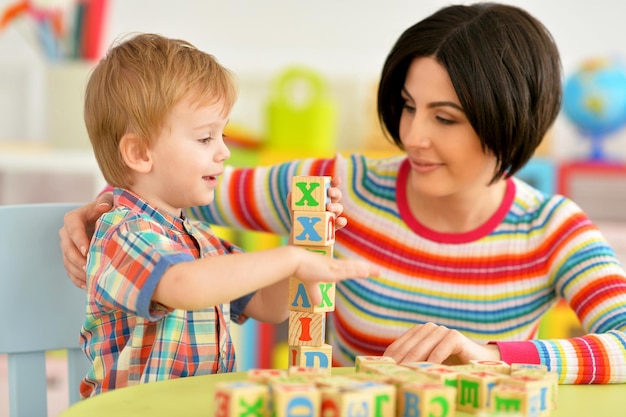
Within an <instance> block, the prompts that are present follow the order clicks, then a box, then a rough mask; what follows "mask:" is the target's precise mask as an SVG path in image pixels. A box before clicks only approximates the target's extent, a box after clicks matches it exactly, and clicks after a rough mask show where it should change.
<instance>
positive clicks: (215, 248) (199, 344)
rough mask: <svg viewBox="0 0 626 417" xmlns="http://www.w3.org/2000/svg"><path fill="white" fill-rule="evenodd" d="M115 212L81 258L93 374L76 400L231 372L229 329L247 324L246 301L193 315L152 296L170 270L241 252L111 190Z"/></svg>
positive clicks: (86, 343)
mask: <svg viewBox="0 0 626 417" xmlns="http://www.w3.org/2000/svg"><path fill="white" fill-rule="evenodd" d="M114 207H115V208H114V210H112V211H110V212H108V213H106V214H105V215H103V216H102V217H101V218H100V220H99V221H98V223H97V225H96V231H95V234H94V237H93V239H92V242H91V245H90V248H89V254H88V257H87V316H86V319H85V323H84V324H83V327H82V329H81V343H82V347H83V350H84V351H85V353H86V354H87V356H88V357H89V359H90V360H91V361H92V368H91V370H90V371H89V373H88V374H87V376H86V377H85V378H84V379H83V382H82V384H81V395H82V396H83V397H89V396H93V395H95V394H98V393H101V392H105V391H108V390H112V389H115V388H121V387H126V386H130V385H136V384H140V383H145V382H151V381H159V380H165V379H171V378H179V377H186V376H193V375H202V374H212V373H221V372H232V371H234V370H235V351H234V348H233V344H232V340H231V337H230V333H229V325H230V321H231V320H233V321H235V322H238V323H243V321H245V319H246V317H245V316H244V315H243V314H242V311H243V309H244V307H245V306H246V304H247V302H248V301H249V300H250V298H251V297H252V294H249V295H247V296H244V297H242V298H240V299H238V300H235V301H233V302H231V303H230V304H222V305H218V306H214V307H210V308H206V309H203V310H194V311H185V310H177V309H172V308H169V307H167V306H164V305H161V304H158V303H156V302H153V301H152V296H153V293H154V289H155V287H156V286H157V284H158V283H159V280H160V279H161V277H162V276H163V274H164V273H165V271H166V270H167V268H169V267H170V266H172V265H175V264H177V263H179V262H188V261H192V260H194V259H197V258H201V257H204V256H217V255H227V254H230V253H240V252H242V250H241V249H239V248H238V247H236V246H234V245H232V244H230V243H228V242H226V241H223V240H221V239H219V238H218V237H216V236H215V234H214V233H213V232H212V230H211V228H210V227H209V226H208V225H207V224H202V223H199V222H191V221H189V220H187V219H181V218H177V217H174V216H172V215H171V214H169V213H166V212H162V211H158V210H157V209H155V208H154V207H151V206H150V205H148V203H146V202H145V201H142V200H141V199H140V198H139V197H137V196H136V195H134V194H132V193H130V192H128V191H125V190H121V189H114ZM220 278H221V279H229V277H220Z"/></svg>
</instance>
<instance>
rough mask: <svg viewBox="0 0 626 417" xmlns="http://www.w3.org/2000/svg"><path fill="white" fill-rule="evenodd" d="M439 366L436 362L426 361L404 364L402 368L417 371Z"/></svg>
mask: <svg viewBox="0 0 626 417" xmlns="http://www.w3.org/2000/svg"><path fill="white" fill-rule="evenodd" d="M436 365H437V364H436V363H434V362H425V361H417V362H402V363H401V364H400V366H404V367H405V368H410V369H414V370H416V371H419V370H422V369H425V368H430V367H431V366H436Z"/></svg>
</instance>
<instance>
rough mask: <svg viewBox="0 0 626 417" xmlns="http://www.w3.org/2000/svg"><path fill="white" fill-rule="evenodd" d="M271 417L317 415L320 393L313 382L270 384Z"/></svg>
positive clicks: (318, 413)
mask: <svg viewBox="0 0 626 417" xmlns="http://www.w3.org/2000/svg"><path fill="white" fill-rule="evenodd" d="M270 392H271V399H272V409H273V414H272V416H273V417H294V416H319V415H320V411H321V393H320V391H319V390H318V389H317V387H316V386H315V385H313V384H296V383H287V384H281V383H273V384H271V389H270Z"/></svg>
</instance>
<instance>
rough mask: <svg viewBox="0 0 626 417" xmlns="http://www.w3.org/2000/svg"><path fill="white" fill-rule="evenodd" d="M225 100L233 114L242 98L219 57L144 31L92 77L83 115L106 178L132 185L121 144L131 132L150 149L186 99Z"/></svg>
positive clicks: (117, 48)
mask: <svg viewBox="0 0 626 417" xmlns="http://www.w3.org/2000/svg"><path fill="white" fill-rule="evenodd" d="M187 98H189V99H190V100H191V102H192V103H193V104H194V105H213V104H216V103H222V105H223V111H224V114H228V113H229V112H230V110H231V109H232V106H233V105H234V103H235V100H236V98H237V89H236V86H235V82H234V80H233V77H232V74H231V73H230V71H228V70H227V69H226V68H224V67H223V66H221V65H220V64H219V63H218V62H217V60H216V59H215V57H213V56H212V55H210V54H207V53H205V52H202V51H200V50H199V49H197V48H196V47H195V46H193V45H192V44H190V43H189V42H187V41H183V40H179V39H169V38H166V37H163V36H160V35H156V34H139V35H136V36H134V37H132V38H130V39H128V40H125V41H122V42H121V43H119V44H117V45H115V44H114V45H113V46H112V47H111V49H109V51H108V52H107V54H106V56H105V57H104V58H103V59H102V60H101V61H100V62H99V63H98V65H97V66H96V67H95V68H94V70H93V71H92V73H91V76H90V77H89V82H88V83H87V87H86V90H85V107H84V118H85V125H86V127H87V132H88V134H89V139H90V141H91V145H92V147H93V151H94V154H95V157H96V160H97V161H98V165H99V167H100V170H101V171H102V174H103V176H104V179H105V180H106V181H107V182H108V183H109V184H110V185H112V186H115V187H128V186H130V185H131V176H130V171H129V168H128V167H127V166H126V164H125V163H124V161H123V159H122V157H121V154H120V151H119V143H120V140H121V138H122V136H124V135H125V134H127V133H133V134H135V135H137V136H138V137H140V138H141V140H142V142H143V144H144V146H145V147H146V148H149V147H150V146H151V145H152V144H153V141H154V140H155V138H156V137H157V136H158V135H159V133H160V131H161V129H163V127H164V124H165V122H166V120H167V117H168V115H169V114H170V112H171V111H172V109H173V108H174V106H175V105H176V104H178V103H179V102H180V101H181V100H183V99H187Z"/></svg>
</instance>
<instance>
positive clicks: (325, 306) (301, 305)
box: [289, 277, 336, 313]
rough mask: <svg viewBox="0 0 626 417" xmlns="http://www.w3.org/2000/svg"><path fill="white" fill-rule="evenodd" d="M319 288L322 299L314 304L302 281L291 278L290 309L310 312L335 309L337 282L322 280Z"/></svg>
mask: <svg viewBox="0 0 626 417" xmlns="http://www.w3.org/2000/svg"><path fill="white" fill-rule="evenodd" d="M319 289H320V294H321V297H322V300H321V301H320V303H319V304H318V305H313V304H312V303H311V297H310V295H309V293H308V292H307V290H306V288H305V286H304V284H303V283H302V281H300V280H299V279H298V278H294V277H291V278H289V300H290V302H289V310H291V311H305V312H309V313H321V312H328V311H335V291H336V286H335V283H334V282H320V283H319Z"/></svg>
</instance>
